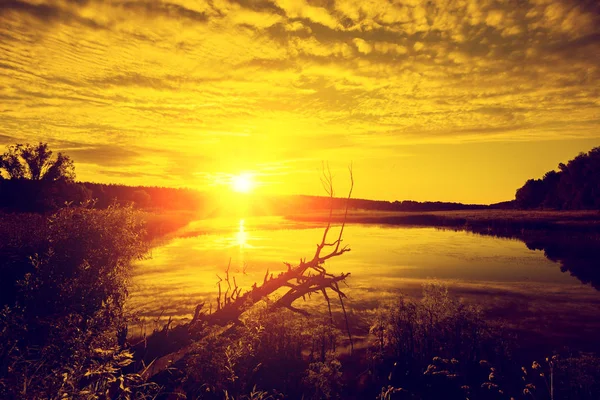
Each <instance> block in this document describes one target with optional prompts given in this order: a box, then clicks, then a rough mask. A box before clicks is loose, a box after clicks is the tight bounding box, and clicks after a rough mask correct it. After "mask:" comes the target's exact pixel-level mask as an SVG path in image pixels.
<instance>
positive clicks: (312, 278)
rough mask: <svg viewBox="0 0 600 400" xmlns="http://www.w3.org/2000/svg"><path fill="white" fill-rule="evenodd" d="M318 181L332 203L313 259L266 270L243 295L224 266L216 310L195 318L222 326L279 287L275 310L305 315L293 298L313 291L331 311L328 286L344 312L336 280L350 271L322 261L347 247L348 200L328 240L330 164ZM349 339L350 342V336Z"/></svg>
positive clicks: (273, 305) (345, 249) (232, 321)
mask: <svg viewBox="0 0 600 400" xmlns="http://www.w3.org/2000/svg"><path fill="white" fill-rule="evenodd" d="M349 171H350V183H351V185H350V190H349V192H348V198H347V200H349V199H350V197H351V196H352V189H353V188H354V178H353V175H352V168H351V167H350V168H349ZM321 182H322V184H323V186H324V188H325V190H326V191H327V193H328V195H329V197H330V200H331V206H330V208H329V219H328V223H327V226H326V227H325V231H324V232H323V237H322V238H321V242H320V243H319V244H317V248H316V251H315V254H314V255H313V257H312V259H311V260H310V261H306V259H302V260H300V262H299V263H298V264H297V265H296V266H292V264H290V263H285V264H286V265H287V267H288V270H287V271H286V272H282V273H280V274H279V275H277V276H273V274H271V275H269V271H268V270H267V272H266V274H265V278H264V280H263V282H262V284H261V285H257V284H256V283H255V284H254V285H253V286H252V289H251V290H249V291H247V292H246V293H244V294H242V295H240V293H241V288H239V287H238V286H237V283H236V282H235V277H233V283H234V286H233V288H232V286H231V279H230V276H229V265H228V266H227V269H226V270H225V274H226V276H225V279H224V280H223V279H221V277H219V276H218V275H217V278H219V282H218V286H219V295H218V297H217V310H216V311H215V312H214V313H212V314H208V315H203V316H202V317H200V318H198V319H197V320H200V319H201V320H203V321H205V322H208V323H210V324H217V325H221V326H224V325H227V324H230V323H237V322H238V321H239V317H240V316H241V315H242V314H243V313H244V312H245V311H247V310H248V309H249V308H251V307H252V306H253V305H254V304H256V303H257V302H259V301H261V300H263V299H265V298H268V296H270V295H271V294H273V293H274V292H275V291H277V290H279V289H282V288H287V292H286V293H285V294H283V295H282V297H281V298H279V299H278V300H277V301H275V302H274V303H273V304H272V305H271V307H272V309H274V310H275V309H277V308H281V307H285V308H288V309H290V310H292V311H294V312H297V313H300V314H303V315H306V316H308V312H306V311H305V310H302V309H299V308H296V307H294V306H293V303H294V301H296V300H297V299H299V298H301V297H302V298H305V297H306V296H309V295H311V294H313V293H321V294H323V296H324V297H325V299H326V300H327V302H328V305H329V310H330V312H331V303H330V299H329V296H328V295H327V290H328V289H329V290H331V291H333V292H335V293H336V294H337V295H338V297H339V299H340V302H341V304H342V309H343V311H344V314H345V313H346V310H345V306H344V303H343V299H344V298H346V295H345V294H344V292H343V291H342V290H340V287H339V283H340V282H343V281H344V280H345V279H346V278H347V277H348V276H349V275H350V273H342V274H340V275H333V274H330V273H328V272H327V271H326V270H325V268H324V267H323V264H324V263H325V261H327V260H329V259H330V258H333V257H337V256H340V255H342V254H344V253H346V252H348V251H350V248H349V247H348V246H346V245H344V246H342V240H343V239H342V238H343V234H344V227H345V225H346V217H347V214H348V201H347V202H346V209H345V213H344V220H343V221H342V225H341V227H340V231H339V233H338V235H337V238H336V239H335V240H333V241H332V242H328V235H329V233H330V230H331V223H332V222H331V221H332V219H333V218H332V217H333V198H334V191H333V177H332V175H331V171H330V170H329V168H327V169H325V168H323V178H322V180H321ZM222 282H225V283H227V290H226V291H225V293H224V294H222V290H221V283H222ZM346 320H347V319H346ZM350 341H351V342H352V339H351V336H350Z"/></svg>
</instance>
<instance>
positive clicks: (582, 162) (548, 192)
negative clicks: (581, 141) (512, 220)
mask: <svg viewBox="0 0 600 400" xmlns="http://www.w3.org/2000/svg"><path fill="white" fill-rule="evenodd" d="M515 203H516V206H517V207H518V208H524V209H532V208H546V209H559V210H598V209H600V147H595V148H593V149H592V150H590V151H589V152H588V153H580V154H579V155H578V156H577V157H575V158H574V159H572V160H570V161H569V162H567V163H566V164H563V163H560V164H559V165H558V171H556V170H553V171H548V172H546V174H545V175H544V177H543V178H541V179H529V180H528V181H527V182H525V184H524V185H523V186H522V187H520V188H519V189H517V192H516V195H515Z"/></svg>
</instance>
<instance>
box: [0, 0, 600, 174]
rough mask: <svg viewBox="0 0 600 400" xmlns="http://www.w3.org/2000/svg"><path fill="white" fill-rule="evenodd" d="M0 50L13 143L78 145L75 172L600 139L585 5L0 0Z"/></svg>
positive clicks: (3, 107) (596, 61) (594, 40)
mask: <svg viewBox="0 0 600 400" xmlns="http://www.w3.org/2000/svg"><path fill="white" fill-rule="evenodd" d="M0 60H1V61H0V99H1V101H0V103H1V104H0V128H2V129H3V132H4V133H5V134H6V135H8V138H13V137H14V138H24V139H27V140H30V141H36V140H37V139H40V140H48V141H50V142H51V143H61V141H62V142H72V143H82V144H83V145H85V146H83V147H78V148H73V154H72V156H73V158H74V159H76V161H79V159H80V160H81V162H82V163H86V164H87V166H81V167H80V168H78V172H79V171H82V173H84V174H87V175H85V176H94V174H100V175H102V174H105V173H106V171H112V170H113V169H112V168H104V169H99V166H100V165H103V163H107V165H116V166H118V167H119V170H121V169H122V170H124V171H125V170H126V171H127V173H130V174H132V175H120V178H122V179H123V180H126V179H130V181H131V182H137V183H139V181H136V179H138V178H136V177H140V176H141V175H135V174H139V173H141V171H142V168H141V167H140V163H149V165H151V166H152V168H154V169H157V170H161V169H162V171H164V172H165V174H167V175H169V176H170V182H171V181H173V182H177V183H176V184H181V185H185V184H187V181H186V180H189V179H192V178H190V176H194V175H193V174H194V172H197V171H206V172H209V173H218V172H224V171H225V170H227V171H226V172H228V173H230V172H231V171H230V170H231V169H234V168H251V167H252V165H258V164H260V162H261V161H263V162H281V161H282V158H285V157H290V158H293V159H299V158H301V159H304V160H310V161H307V162H313V161H314V160H317V163H318V160H319V157H321V156H322V157H326V158H330V159H339V160H341V159H344V158H346V157H349V156H353V157H354V156H356V157H362V156H360V155H357V154H355V153H358V151H355V150H354V149H355V148H356V147H355V146H359V149H360V150H361V151H362V153H365V154H367V153H369V152H372V153H373V154H378V155H380V154H383V153H384V152H385V151H386V150H385V149H384V148H383V146H382V143H384V144H385V147H386V148H387V149H388V150H387V151H388V156H389V155H390V154H393V153H394V151H395V150H394V149H398V148H400V147H401V146H404V145H408V144H414V143H419V142H420V143H461V142H467V141H468V142H472V141H479V142H481V143H485V142H497V141H498V140H506V141H515V140H522V139H523V138H527V139H528V140H540V139H541V138H545V139H555V140H557V139H561V138H562V137H564V135H566V133H565V131H569V134H568V135H569V137H570V138H572V137H577V138H581V139H594V138H598V137H599V135H600V133H599V132H600V131H598V129H597V128H598V113H599V112H600V105H599V103H598V95H599V93H598V88H597V84H596V82H598V81H600V9H599V6H598V3H597V2H592V1H584V0H580V1H576V0H561V1H545V0H527V1H523V2H520V3H519V5H518V6H515V5H509V4H507V3H506V2H503V1H499V0H488V1H484V2H483V1H476V0H464V1H451V0H436V1H426V0H423V1H421V0H410V1H406V2H402V4H398V3H393V2H389V1H384V0H370V1H358V0H339V1H335V2H332V1H318V2H317V1H301V2H298V1H290V0H272V1H271V0H211V1H208V0H207V1H203V0H199V1H196V0H194V1H192V0H166V1H150V0H112V1H106V0H75V1H68V0H36V1H33V0H6V1H3V2H0ZM1 140H2V142H3V143H4V142H5V141H7V140H12V139H6V138H3V139H1ZM340 144H343V145H340ZM251 146H254V147H253V149H254V148H255V149H257V150H256V151H252V150H250V148H251ZM145 149H151V150H149V151H146V150H145ZM159 149H160V150H162V151H163V153H159V152H158V150H159ZM294 153H296V154H294ZM300 155H301V156H300ZM365 157H366V156H365ZM261 158H262V159H263V160H260V159H261ZM219 160H221V161H219ZM253 163H254V164H253ZM257 163H258V164H257ZM121 167H122V168H121ZM86 168H88V169H87V170H86ZM123 168H124V169H123ZM257 168H258V167H257ZM302 169H306V166H305V165H303V167H302ZM85 171H88V172H85ZM290 173H291V172H290ZM111 176H114V174H113V175H111ZM98 179H100V178H98Z"/></svg>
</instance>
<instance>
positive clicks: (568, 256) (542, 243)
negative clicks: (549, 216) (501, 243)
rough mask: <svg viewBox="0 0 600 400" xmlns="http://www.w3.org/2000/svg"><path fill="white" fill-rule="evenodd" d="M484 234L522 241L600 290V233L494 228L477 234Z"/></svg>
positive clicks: (563, 269)
mask: <svg viewBox="0 0 600 400" xmlns="http://www.w3.org/2000/svg"><path fill="white" fill-rule="evenodd" d="M476 233H479V234H481V235H488V236H494V237H500V238H511V239H516V240H519V241H521V242H523V243H525V245H526V246H527V248H528V249H530V250H541V251H543V252H544V256H545V257H546V258H547V259H549V260H551V261H554V262H556V263H557V264H559V266H560V270H561V271H562V272H568V273H569V274H570V275H571V276H574V277H576V278H577V279H579V280H580V281H581V282H582V283H584V284H590V285H591V286H592V287H594V288H595V289H596V290H600V234H598V233H595V232H573V231H565V232H557V231H543V230H529V231H526V230H507V229H496V230H495V229H491V228H488V229H486V230H484V231H476Z"/></svg>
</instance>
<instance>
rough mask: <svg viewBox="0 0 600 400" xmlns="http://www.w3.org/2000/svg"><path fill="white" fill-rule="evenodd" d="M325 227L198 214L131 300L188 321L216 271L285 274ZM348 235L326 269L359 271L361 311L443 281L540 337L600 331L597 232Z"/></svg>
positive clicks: (354, 284)
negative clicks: (211, 218)
mask: <svg viewBox="0 0 600 400" xmlns="http://www.w3.org/2000/svg"><path fill="white" fill-rule="evenodd" d="M274 228H277V229H274ZM322 233H323V228H322V226H321V227H315V225H314V224H312V225H302V224H300V225H298V224H295V225H292V224H291V223H290V222H289V221H287V222H286V221H281V223H279V221H277V220H274V219H272V218H270V219H253V218H248V219H242V220H229V221H198V222H197V223H195V224H193V225H192V226H191V227H189V228H188V229H187V230H185V231H183V232H182V234H181V235H180V236H179V237H176V238H174V239H173V240H171V241H170V242H168V243H166V244H165V245H163V246H161V247H158V248H156V249H154V250H153V258H152V259H148V260H143V261H141V262H139V263H138V264H137V267H136V269H135V273H134V276H133V285H132V287H131V291H130V292H131V297H130V301H129V305H130V306H131V307H132V308H133V309H134V310H135V311H137V312H139V313H140V315H142V316H147V317H151V318H156V317H157V316H159V315H164V316H165V317H169V316H172V317H173V318H175V319H177V318H186V317H187V318H189V317H190V315H191V314H192V312H193V310H194V308H195V307H196V305H197V304H198V303H200V302H203V301H205V302H207V304H209V303H211V302H212V303H214V302H215V298H216V293H217V286H216V282H217V278H216V275H217V274H220V275H222V274H223V273H224V271H225V268H226V267H227V265H228V263H229V262H231V266H232V268H231V271H230V272H231V273H232V274H235V276H236V281H237V283H238V285H239V286H240V287H242V288H250V287H251V286H252V285H253V284H254V283H255V282H259V283H260V282H262V280H263V279H264V276H265V273H266V271H269V273H273V274H275V275H277V274H278V273H279V272H283V271H285V270H286V268H287V267H286V266H285V265H284V264H283V262H285V261H288V262H292V263H295V262H298V260H299V259H300V258H303V257H309V258H310V257H311V256H312V254H314V251H315V244H316V242H317V241H318V240H320V237H321V235H322ZM344 239H345V240H344V243H347V244H349V245H350V247H351V248H352V251H351V252H350V253H347V254H344V255H343V256H342V257H339V258H335V259H331V260H328V262H327V268H328V270H329V271H330V272H332V273H336V274H339V273H341V272H351V274H352V275H351V277H350V278H349V280H348V285H349V288H348V289H347V290H346V292H347V294H348V295H349V305H350V306H351V308H352V310H353V311H352V312H353V313H354V312H356V313H357V315H358V314H359V313H361V312H363V311H364V312H366V313H368V312H370V311H371V310H373V308H375V307H377V306H378V305H379V304H380V303H381V302H382V301H388V300H391V299H394V298H396V297H397V296H398V293H399V292H403V293H406V294H408V295H410V296H419V295H420V292H421V285H422V284H423V283H424V282H425V281H427V280H429V279H430V278H437V279H440V280H443V281H444V282H446V283H447V284H448V286H449V287H450V289H451V290H452V292H453V293H454V294H456V295H457V296H459V297H460V298H463V299H466V300H467V301H474V302H477V303H478V304H480V305H481V306H482V307H484V309H486V310H488V314H487V315H488V318H492V319H493V318H496V317H497V318H501V319H511V320H512V321H513V322H514V323H515V325H516V326H517V325H518V327H519V329H524V330H527V331H528V332H535V335H544V334H545V333H547V332H554V333H555V334H556V335H560V336H561V337H571V338H572V340H575V341H581V340H582V338H583V337H584V336H585V337H588V338H590V341H594V340H595V339H594V338H595V337H596V335H597V332H598V331H599V330H600V318H598V317H599V316H600V312H599V311H598V310H599V309H600V294H599V293H598V291H596V290H595V289H593V288H592V287H590V286H588V285H585V286H584V285H582V283H581V282H584V283H586V284H587V283H591V285H592V286H593V287H594V288H596V289H599V288H600V269H599V268H597V260H599V259H600V243H598V236H597V235H596V236H594V235H591V234H585V235H578V234H574V233H568V234H567V233H563V234H559V233H557V232H554V233H545V232H541V231H536V232H525V231H519V232H509V231H499V230H496V231H494V230H489V229H486V230H485V231H484V232H475V231H473V232H466V231H464V230H462V231H452V230H441V229H436V228H423V227H420V228H414V227H413V228H411V227H396V226H389V225H387V226H376V225H358V224H355V225H349V226H347V228H346V231H345V233H344ZM565 271H568V272H569V274H566V273H564V272H565ZM575 278H577V279H575ZM315 303H317V302H316V301H315ZM319 304H320V303H319ZM320 306H323V307H324V305H322V304H321V305H320ZM573 327H576V329H573Z"/></svg>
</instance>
